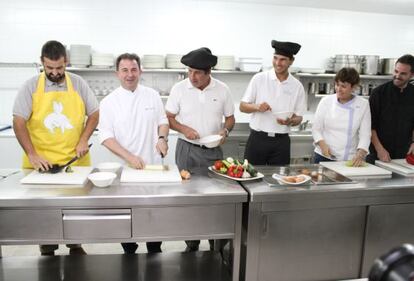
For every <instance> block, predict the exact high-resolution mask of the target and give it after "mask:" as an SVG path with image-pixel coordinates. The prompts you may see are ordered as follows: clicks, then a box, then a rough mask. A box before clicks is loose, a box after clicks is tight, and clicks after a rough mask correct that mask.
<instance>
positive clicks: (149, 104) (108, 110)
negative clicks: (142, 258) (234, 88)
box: [98, 53, 169, 254]
mask: <svg viewBox="0 0 414 281" xmlns="http://www.w3.org/2000/svg"><path fill="white" fill-rule="evenodd" d="M141 73H142V71H141V62H140V58H139V57H138V56H137V55H136V54H129V53H125V54H122V55H120V56H119V57H118V58H117V60H116V74H117V76H118V78H119V81H120V82H121V86H120V87H119V88H117V89H115V90H114V91H113V92H112V93H110V94H109V95H108V96H107V97H105V98H104V99H103V100H102V102H101V104H100V110H101V115H100V120H99V124H98V129H99V138H100V142H101V144H103V145H104V146H106V147H107V148H108V149H109V150H110V151H112V152H113V153H114V154H116V155H117V156H119V157H121V158H122V159H123V160H124V161H125V162H126V163H127V164H128V165H129V166H131V167H134V168H136V169H143V168H145V165H147V164H161V157H164V156H165V155H166V154H167V150H168V144H167V141H168V140H167V137H168V131H169V126H168V119H167V117H166V114H165V111H164V107H163V103H162V101H161V98H160V96H159V93H158V92H156V91H155V90H153V89H151V88H149V87H146V86H143V85H141V84H139V79H140V76H141ZM122 247H123V249H124V251H125V253H127V254H133V253H135V251H136V249H137V248H138V245H137V244H136V243H122ZM147 249H148V252H150V253H155V252H161V242H147Z"/></svg>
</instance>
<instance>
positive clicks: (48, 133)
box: [13, 41, 99, 255]
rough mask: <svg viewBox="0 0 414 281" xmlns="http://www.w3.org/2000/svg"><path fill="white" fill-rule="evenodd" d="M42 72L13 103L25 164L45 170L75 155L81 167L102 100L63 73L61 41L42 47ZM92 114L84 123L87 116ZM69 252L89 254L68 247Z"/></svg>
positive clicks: (47, 250) (50, 250)
mask: <svg viewBox="0 0 414 281" xmlns="http://www.w3.org/2000/svg"><path fill="white" fill-rule="evenodd" d="M41 61H42V64H43V68H44V72H43V73H41V74H40V75H39V76H36V77H33V78H31V79H30V80H28V81H27V82H26V83H25V84H24V85H23V87H22V88H21V89H20V91H19V93H18V95H17V97H16V100H15V104H14V107H13V117H14V118H13V128H14V132H15V134H16V137H17V140H18V141H19V143H20V145H21V146H22V148H23V150H24V152H25V154H24V156H23V168H33V169H36V170H41V171H47V170H49V169H50V168H51V167H52V165H53V164H65V163H66V162H68V161H69V160H70V159H72V158H73V157H74V156H75V155H77V156H78V157H79V158H80V159H79V160H78V161H76V162H75V163H74V165H77V166H88V165H90V158H89V153H88V151H89V148H88V140H89V138H90V136H91V135H92V133H93V131H94V129H95V128H96V126H97V123H98V119H99V104H98V101H97V100H96V97H95V95H94V93H93V92H92V90H91V89H90V88H89V87H88V85H87V83H86V82H85V81H84V80H83V79H82V78H81V77H80V76H78V75H75V74H72V73H68V72H65V67H66V63H67V59H66V49H65V47H64V46H63V45H62V44H61V43H60V42H57V41H48V42H46V43H45V44H44V45H43V48H42V54H41ZM86 115H87V116H88V118H87V121H86V124H85V119H86V118H85V116H86ZM68 247H69V248H70V253H71V254H85V252H84V251H83V249H82V247H81V246H80V245H68ZM57 248H58V245H41V246H40V251H41V253H42V255H53V254H54V250H55V249H57Z"/></svg>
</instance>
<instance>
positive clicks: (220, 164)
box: [214, 160, 224, 171]
mask: <svg viewBox="0 0 414 281" xmlns="http://www.w3.org/2000/svg"><path fill="white" fill-rule="evenodd" d="M223 166H224V164H223V162H222V161H221V160H217V161H216V162H214V169H215V170H216V171H220V169H221V167H223Z"/></svg>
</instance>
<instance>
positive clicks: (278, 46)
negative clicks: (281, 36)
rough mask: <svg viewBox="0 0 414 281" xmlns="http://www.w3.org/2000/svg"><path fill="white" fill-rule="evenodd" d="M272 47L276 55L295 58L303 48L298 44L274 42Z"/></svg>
mask: <svg viewBox="0 0 414 281" xmlns="http://www.w3.org/2000/svg"><path fill="white" fill-rule="evenodd" d="M272 47H273V48H274V49H275V54H277V55H282V56H286V57H289V58H293V55H296V54H297V53H298V52H299V50H300V47H301V46H300V45H299V44H298V43H293V42H281V41H276V40H272Z"/></svg>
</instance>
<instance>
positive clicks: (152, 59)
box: [142, 55, 165, 69]
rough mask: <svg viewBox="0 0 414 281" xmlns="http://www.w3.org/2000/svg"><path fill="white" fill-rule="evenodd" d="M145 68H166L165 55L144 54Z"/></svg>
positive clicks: (143, 63) (143, 62) (143, 65)
mask: <svg viewBox="0 0 414 281" xmlns="http://www.w3.org/2000/svg"><path fill="white" fill-rule="evenodd" d="M142 67H143V68H152V69H154V68H165V59H164V56H163V55H144V56H143V58H142Z"/></svg>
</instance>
